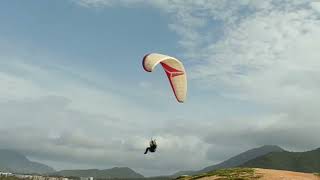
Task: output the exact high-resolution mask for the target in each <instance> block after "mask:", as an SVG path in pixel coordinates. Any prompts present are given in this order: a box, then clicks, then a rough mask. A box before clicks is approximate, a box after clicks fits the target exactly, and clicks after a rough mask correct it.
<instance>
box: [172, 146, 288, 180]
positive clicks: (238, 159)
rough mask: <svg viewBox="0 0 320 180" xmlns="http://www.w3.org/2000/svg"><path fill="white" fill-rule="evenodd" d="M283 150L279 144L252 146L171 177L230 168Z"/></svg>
mask: <svg viewBox="0 0 320 180" xmlns="http://www.w3.org/2000/svg"><path fill="white" fill-rule="evenodd" d="M283 151H284V150H283V149H282V148H280V147H279V146H272V145H265V146H262V147H259V148H254V149H251V150H248V151H246V152H243V153H241V154H239V155H236V156H234V157H232V158H230V159H228V160H226V161H223V162H222V163H219V164H216V165H213V166H208V167H206V168H204V169H201V170H199V171H180V172H178V173H175V174H174V175H172V176H173V177H177V176H180V175H195V174H200V173H205V172H209V171H213V170H216V169H222V168H232V167H237V166H239V165H241V164H243V163H245V162H247V161H249V160H252V159H255V158H257V157H259V156H263V155H266V154H268V153H271V152H283Z"/></svg>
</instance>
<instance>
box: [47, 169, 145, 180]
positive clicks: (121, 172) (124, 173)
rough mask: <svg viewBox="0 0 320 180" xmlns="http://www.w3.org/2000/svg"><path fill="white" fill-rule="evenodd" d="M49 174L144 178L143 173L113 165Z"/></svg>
mask: <svg viewBox="0 0 320 180" xmlns="http://www.w3.org/2000/svg"><path fill="white" fill-rule="evenodd" d="M51 175H56V176H64V177H94V178H101V179H102V178H144V176H143V175H141V174H139V173H137V172H135V171H133V170H132V169H130V168H127V167H114V168H111V169H105V170H99V169H87V170H63V171H58V172H55V173H52V174H51Z"/></svg>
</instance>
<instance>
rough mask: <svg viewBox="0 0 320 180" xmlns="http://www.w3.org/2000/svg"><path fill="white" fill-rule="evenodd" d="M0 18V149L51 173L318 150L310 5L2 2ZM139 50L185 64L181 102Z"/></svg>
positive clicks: (243, 0)
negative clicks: (262, 151) (152, 144)
mask: <svg viewBox="0 0 320 180" xmlns="http://www.w3.org/2000/svg"><path fill="white" fill-rule="evenodd" d="M0 22H1V28H0V84H1V88H0V123H1V126H0V144H1V147H2V148H7V149H14V150H17V151H20V152H23V153H24V154H25V155H26V156H27V157H28V158H29V159H31V160H35V161H39V162H43V163H46V164H47V165H50V166H52V167H53V168H55V169H56V170H61V169H85V168H99V169H107V168H112V167H115V166H120V167H130V168H132V169H133V170H135V171H136V172H139V173H142V174H143V175H145V176H156V175H168V174H172V173H175V172H177V171H180V170H198V169H201V168H204V167H206V166H208V165H213V164H215V163H219V162H221V161H223V160H226V159H227V158H229V157H231V156H233V155H236V154H238V153H241V152H243V151H246V150H248V149H251V148H255V147H259V146H262V145H278V146H281V147H283V148H284V149H286V150H289V151H306V150H311V149H315V148H318V147H320V139H319V138H318V137H319V136H320V131H319V128H320V121H319V117H320V111H319V110H318V107H319V106H320V97H319V92H320V70H319V68H320V61H319V60H320V52H319V49H320V43H318V42H320V36H319V34H320V2H319V1H317V0H238V1H234V0H197V1H191V0H153V1H148V0H57V1H51V0H42V1H36V0H30V1H19V0H3V1H2V2H1V5H0ZM150 52H157V53H162V54H168V55H170V56H173V57H176V58H178V59H180V60H181V61H182V62H183V63H184V66H185V69H186V71H187V77H188V96H187V100H186V102H185V103H183V104H181V103H177V102H176V100H175V98H174V95H173V93H172V91H171V87H170V85H169V83H168V81H167V77H166V76H165V74H164V72H163V70H162V69H161V68H160V67H159V68H156V70H155V72H153V73H147V72H145V71H144V70H143V67H142V65H141V62H142V58H143V56H144V55H145V54H147V53H150ZM151 138H156V139H157V144H158V146H159V147H158V150H157V152H156V153H153V154H147V155H144V154H143V152H144V150H145V148H146V147H147V145H148V143H149V140H150V139H151Z"/></svg>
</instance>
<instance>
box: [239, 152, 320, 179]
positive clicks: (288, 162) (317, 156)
mask: <svg viewBox="0 0 320 180" xmlns="http://www.w3.org/2000/svg"><path fill="white" fill-rule="evenodd" d="M241 167H251V168H265V169H279V170H289V171H297V172H307V173H314V172H319V171H320V148H319V149H316V150H312V151H307V152H287V151H284V152H273V153H269V154H267V155H264V156H261V157H258V158H256V159H253V160H250V161H248V162H246V163H244V164H243V165H241Z"/></svg>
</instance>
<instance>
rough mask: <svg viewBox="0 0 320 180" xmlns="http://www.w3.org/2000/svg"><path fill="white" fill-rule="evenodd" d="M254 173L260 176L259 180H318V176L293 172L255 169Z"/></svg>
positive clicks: (319, 178)
mask: <svg viewBox="0 0 320 180" xmlns="http://www.w3.org/2000/svg"><path fill="white" fill-rule="evenodd" d="M255 173H256V174H259V175H262V177H261V178H260V180H268V179H272V180H273V179H274V180H278V179H279V180H280V179H281V180H286V179H288V180H289V179H290V180H320V176H317V175H314V174H311V173H301V172H293V171H283V170H274V169H260V168H257V169H255Z"/></svg>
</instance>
